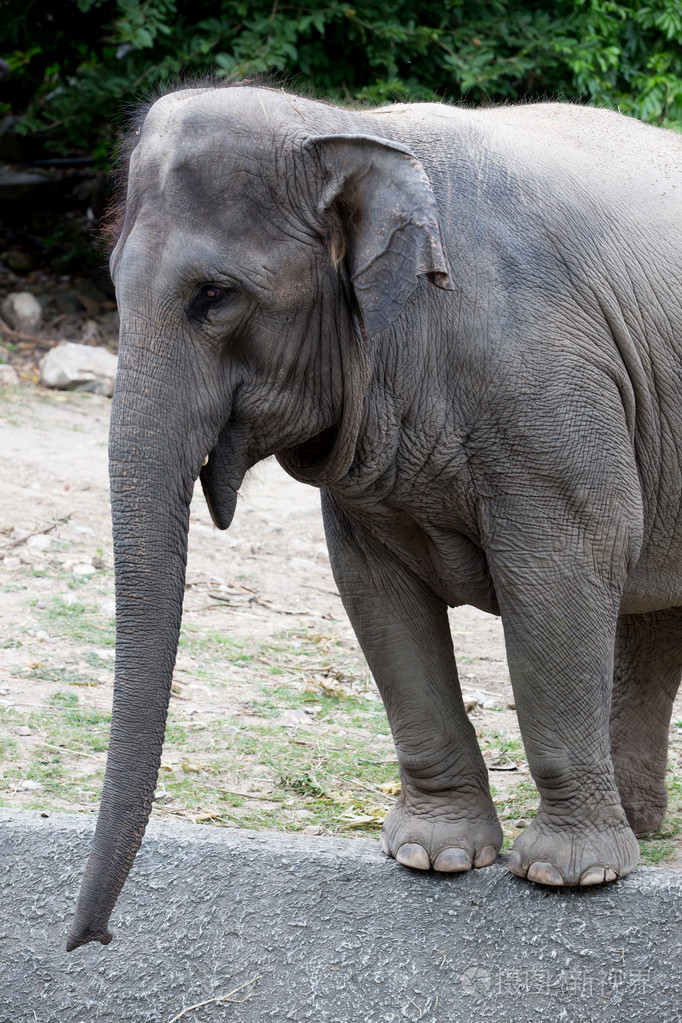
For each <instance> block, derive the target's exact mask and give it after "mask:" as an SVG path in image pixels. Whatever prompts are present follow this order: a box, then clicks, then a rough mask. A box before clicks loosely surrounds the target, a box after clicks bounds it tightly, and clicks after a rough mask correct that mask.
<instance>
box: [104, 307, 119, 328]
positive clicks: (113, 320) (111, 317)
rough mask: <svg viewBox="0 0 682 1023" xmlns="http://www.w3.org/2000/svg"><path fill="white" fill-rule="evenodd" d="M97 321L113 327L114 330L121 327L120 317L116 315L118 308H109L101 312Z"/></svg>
mask: <svg viewBox="0 0 682 1023" xmlns="http://www.w3.org/2000/svg"><path fill="white" fill-rule="evenodd" d="M99 321H100V323H101V324H103V326H105V327H113V328H114V330H119V329H120V327H121V317H120V316H119V315H118V309H109V310H107V312H106V313H102V315H101V316H100V318H99Z"/></svg>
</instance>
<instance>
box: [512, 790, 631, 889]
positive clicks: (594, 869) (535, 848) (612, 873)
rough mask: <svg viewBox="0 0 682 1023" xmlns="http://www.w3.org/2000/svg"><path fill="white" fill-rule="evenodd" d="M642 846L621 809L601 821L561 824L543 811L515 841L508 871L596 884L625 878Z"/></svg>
mask: <svg viewBox="0 0 682 1023" xmlns="http://www.w3.org/2000/svg"><path fill="white" fill-rule="evenodd" d="M638 860H639V845H638V843H637V839H636V838H635V836H634V835H633V833H632V831H631V830H630V827H629V826H628V823H627V821H626V819H625V814H624V813H623V811H622V809H621V808H620V807H619V808H618V809H617V810H614V812H613V815H612V816H611V819H610V820H608V821H601V822H599V823H596V822H593V821H582V822H581V823H580V824H561V823H557V822H556V820H552V819H551V817H549V816H548V815H547V814H543V813H542V811H541V812H540V814H539V815H538V816H537V817H536V818H535V820H534V821H533V822H532V823H531V824H530V825H529V827H527V828H526V830H525V831H524V832H523V834H521V835H519V837H518V838H517V839H516V841H515V842H514V846H513V848H512V851H511V853H510V856H509V864H508V866H509V869H510V870H511V872H512V874H516V875H517V876H518V877H525V878H527V879H528V880H529V881H536V882H537V883H538V884H546V885H553V886H555V887H561V886H563V885H595V884H603V883H604V882H605V881H615V880H617V878H619V877H625V875H626V874H629V873H630V871H631V870H633V869H634V867H636V866H637V861H638Z"/></svg>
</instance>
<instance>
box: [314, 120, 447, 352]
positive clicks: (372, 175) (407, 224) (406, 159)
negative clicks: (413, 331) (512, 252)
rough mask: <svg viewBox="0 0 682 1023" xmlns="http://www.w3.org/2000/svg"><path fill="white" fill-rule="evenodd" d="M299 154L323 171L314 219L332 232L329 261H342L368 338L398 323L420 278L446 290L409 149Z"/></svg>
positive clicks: (391, 146) (339, 145)
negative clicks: (310, 157)
mask: <svg viewBox="0 0 682 1023" xmlns="http://www.w3.org/2000/svg"><path fill="white" fill-rule="evenodd" d="M305 146H306V148H307V149H308V150H309V151H312V152H313V153H315V154H316V155H317V157H318V159H319V163H320V166H321V168H322V174H323V182H324V184H323V189H322V194H321V196H320V199H319V205H318V210H317V212H318V215H319V216H321V217H322V218H323V219H324V218H326V220H327V223H328V224H330V225H333V227H332V229H331V231H328V237H329V238H330V239H331V241H330V246H331V249H332V258H333V259H334V260H335V261H340V259H341V258H343V256H344V255H345V258H346V259H347V262H348V268H349V273H350V279H351V283H352V285H353V288H354V291H355V296H356V299H357V303H358V306H359V309H360V312H361V314H362V318H363V320H364V324H365V329H366V331H367V333H368V334H369V336H370V337H371V336H372V335H373V334H376V333H377V332H378V331H380V330H383V329H384V328H385V327H388V326H389V325H390V324H391V323H393V321H394V320H395V319H396V318H397V317H398V316H399V315H400V313H401V311H402V309H403V306H404V305H405V303H406V302H407V300H408V298H409V297H410V295H411V294H412V292H413V291H414V289H415V288H416V286H417V282H418V279H419V277H427V278H428V279H429V281H431V283H432V284H435V285H436V287H438V288H442V289H444V290H446V291H449V290H452V285H451V282H450V278H449V276H448V267H447V262H446V259H445V253H444V252H443V243H442V238H441V232H440V225H439V223H438V210H437V208H436V200H435V197H434V194H433V190H432V188H431V184H430V182H429V179H428V177H427V175H426V171H425V170H424V168H423V166H422V165H421V163H420V162H419V160H417V158H416V157H415V156H414V154H413V153H411V152H410V150H409V149H406V148H405V147H404V146H401V145H397V144H396V143H394V142H388V141H386V140H385V139H377V138H368V137H364V136H355V135H328V136H321V137H317V138H310V139H308V140H307V141H306V143H305ZM339 229H340V230H339ZM339 234H340V235H341V237H339Z"/></svg>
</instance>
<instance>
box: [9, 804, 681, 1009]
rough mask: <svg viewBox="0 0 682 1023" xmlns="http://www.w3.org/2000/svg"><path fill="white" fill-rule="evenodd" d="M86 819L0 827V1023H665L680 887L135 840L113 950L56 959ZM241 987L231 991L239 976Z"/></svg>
mask: <svg viewBox="0 0 682 1023" xmlns="http://www.w3.org/2000/svg"><path fill="white" fill-rule="evenodd" d="M93 828H94V819H92V818H89V817H76V816H67V815H52V816H50V817H49V818H43V817H41V816H40V814H38V813H25V812H24V813H22V812H18V811H17V812H10V811H0V900H1V901H0V975H1V978H2V980H1V983H0V1023H24V1021H26V1023H29V1021H30V1023H79V1021H83V1023H99V1021H106V1023H170V1020H172V1019H173V1017H175V1016H177V1014H178V1013H181V1012H182V1010H183V1009H185V1008H187V1007H189V1006H192V1005H195V1004H196V1003H199V1002H204V1001H206V1000H208V999H216V998H218V997H220V996H221V995H225V994H227V993H229V992H230V991H233V990H234V989H235V988H238V987H240V985H243V984H246V985H247V986H246V987H243V988H242V989H241V990H240V991H239V992H238V993H236V994H235V995H234V998H235V999H241V998H244V997H245V996H247V995H249V994H250V997H249V998H248V1000H247V1001H244V1002H241V1003H240V1004H235V1002H225V1001H222V1002H218V1001H213V1002H211V1003H209V1004H207V1005H204V1006H202V1007H201V1008H197V1009H193V1010H192V1011H190V1012H187V1013H186V1014H185V1015H183V1016H182V1020H183V1023H217V1021H221V1023H222V1021H231V1020H235V1021H239V1023H265V1021H271V1020H273V1021H274V1020H276V1021H278V1023H279V1021H282V1023H284V1021H295V1023H298V1021H300V1023H304V1021H311V1023H312V1021H314V1023H351V1021H352V1023H392V1021H394V1023H398V1021H402V1020H414V1021H416V1020H419V1021H420V1023H459V1021H467V1023H469V1021H472V1020H473V1021H478V1020H481V1021H483V1020H485V1021H486V1023H526V1021H528V1023H531V1021H532V1023H538V1021H541V1023H553V1021H557V1023H573V1021H575V1023H585V1021H595V1023H596V1021H599V1023H607V1021H610V1020H613V1021H618V1023H623V1021H627V1023H640V1021H642V1023H644V1021H646V1023H654V1021H655V1023H679V1021H680V1018H681V1016H680V1012H681V1010H680V1005H681V1004H682V992H681V988H680V961H681V958H680V957H681V955H682V947H681V946H682V912H681V905H682V903H681V901H680V896H682V874H679V873H675V872H670V871H664V870H657V869H653V868H640V869H639V870H637V871H636V872H635V873H634V874H633V875H631V876H630V877H628V878H625V879H624V880H623V881H620V882H617V883H615V884H612V885H608V886H606V887H604V888H599V889H592V888H589V889H584V890H578V889H569V890H561V889H557V890H548V889H546V888H541V887H539V886H536V885H533V884H529V883H527V882H523V881H520V880H519V879H518V878H514V877H513V876H512V875H511V874H509V873H508V872H507V871H506V870H505V868H504V866H503V865H502V864H496V865H494V866H493V867H489V868H487V869H485V870H478V871H472V872H470V873H468V874H464V875H457V876H452V877H446V876H443V875H433V874H426V875H420V874H417V873H413V872H411V871H409V870H406V869H405V868H403V867H401V866H399V865H398V864H396V863H395V862H394V861H392V860H387V859H386V858H384V857H383V856H382V855H381V854H380V852H379V848H378V844H377V843H376V842H372V841H368V840H355V841H354V840H351V839H334V840H331V839H324V838H303V837H297V836H290V835H287V836H284V835H278V834H274V833H267V834H263V833H255V832H246V831H236V830H230V829H214V828H208V827H200V826H197V827H191V826H180V825H178V826H174V825H161V824H152V825H150V827H149V829H148V832H147V835H146V837H145V841H144V844H143V846H142V849H141V851H140V853H139V854H138V857H137V860H136V863H135V866H134V867H133V871H132V873H131V875H130V878H129V879H128V882H127V884H126V887H125V889H124V891H123V893H122V895H121V897H120V899H119V901H118V904H117V907H116V909H115V911H114V915H113V918H112V923H113V926H114V930H115V935H114V941H113V942H112V944H111V945H109V946H107V947H102V946H101V945H88V946H86V947H84V948H81V949H77V950H76V951H75V952H73V953H71V954H70V955H67V953H66V952H65V950H64V945H65V938H66V930H67V926H68V923H69V920H70V918H71V914H72V912H73V908H74V905H75V900H76V894H77V891H78V885H79V879H80V873H81V871H82V869H83V867H84V865H85V860H86V856H87V852H88V847H89V842H90V838H91V835H92V832H93ZM256 977H258V978H259V979H258V980H257V981H255V983H253V984H248V982H249V981H251V980H253V978H256Z"/></svg>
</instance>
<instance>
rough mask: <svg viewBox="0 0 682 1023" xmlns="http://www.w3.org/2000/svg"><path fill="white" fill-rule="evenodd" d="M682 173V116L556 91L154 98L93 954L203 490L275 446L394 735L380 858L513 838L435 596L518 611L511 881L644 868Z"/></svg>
mask: <svg viewBox="0 0 682 1023" xmlns="http://www.w3.org/2000/svg"><path fill="white" fill-rule="evenodd" d="M681 166H682V139H680V138H679V136H676V135H674V134H672V133H667V132H664V131H662V130H658V129H655V128H651V127H647V126H644V125H642V124H640V123H637V122H635V121H632V120H629V119H628V118H625V117H622V116H620V115H617V114H614V113H609V112H606V111H603V110H594V109H581V108H577V107H571V106H563V105H556V104H547V105H541V106H525V107H518V108H504V109H498V110H485V111H465V110H459V109H454V108H451V107H445V106H437V105H415V106H395V107H390V108H387V109H383V110H373V111H351V110H337V109H335V108H334V107H331V106H327V105H324V104H319V103H313V102H309V101H306V100H304V99H301V98H298V97H293V96H289V95H286V94H284V93H283V92H280V91H276V90H271V89H256V88H253V87H245V86H243V87H231V88H225V89H221V90H215V89H195V90H186V91H181V92H178V93H175V94H172V95H169V96H166V97H165V98H163V99H161V100H159V101H158V102H157V103H156V104H155V105H154V106H153V107H152V108H151V110H150V112H149V113H148V114H147V116H146V119H144V122H143V123H141V124H140V129H139V138H138V141H137V145H136V148H135V149H134V151H133V153H132V158H131V162H130V175H129V190H128V198H127V206H126V213H125V222H124V224H123V226H122V230H121V236H120V239H119V241H118V244H117V246H116V249H115V251H114V254H113V257H112V263H111V265H112V273H113V277H114V281H115V284H116V290H117V295H118V301H119V306H120V312H121V348H120V352H121V354H120V369H119V373H118V379H117V383H116V393H115V395H114V403H113V410H112V420H111V445H110V455H111V493H112V509H113V521H114V540H115V552H116V586H117V654H116V689H115V697H114V715H113V723H112V733H111V745H110V750H109V759H108V763H107V774H106V781H105V786H104V794H103V797H102V805H101V810H100V816H99V821H98V825H97V833H96V836H95V839H94V844H93V848H92V852H91V856H90V860H89V862H88V866H87V870H86V874H85V878H84V881H83V886H82V890H81V895H80V900H79V903H78V909H77V913H76V917H75V920H74V923H73V925H72V929H71V931H70V933H69V944H68V947H69V948H74V947H76V946H77V945H80V944H83V943H84V942H87V941H93V940H97V941H101V942H103V943H106V942H108V941H110V940H111V935H110V933H109V932H108V930H107V920H108V918H109V914H110V912H111V910H112V907H113V905H114V902H115V900H116V897H117V895H118V893H119V891H120V890H121V887H122V885H123V883H124V880H125V877H126V875H127V872H128V870H129V868H130V865H131V863H132V861H133V858H134V856H135V853H136V851H137V849H138V847H139V844H140V842H141V840H142V835H143V833H144V829H145V825H146V823H147V820H148V817H149V813H150V808H151V803H152V797H153V794H154V789H155V784H156V778H157V771H158V768H159V760H160V755H161V745H162V742H163V735H164V725H165V718H166V711H167V707H168V700H169V693H170V685H171V673H172V669H173V664H174V660H175V655H176V645H177V639H178V630H179V626H180V618H181V606H182V596H183V584H184V574H185V558H186V550H187V528H188V504H189V501H190V497H191V495H192V490H193V486H194V483H195V481H196V479H197V477H199V478H200V479H201V483H202V486H203V488H204V491H205V494H206V497H207V500H208V504H209V507H210V509H211V513H212V515H213V518H214V521H215V522H216V524H217V525H218V526H220V528H222V529H225V528H227V526H228V525H229V524H230V521H231V519H232V515H233V512H234V507H235V501H236V497H237V491H238V490H239V487H240V485H241V483H242V480H243V478H244V474H245V473H246V472H247V470H248V469H249V468H250V467H251V466H253V465H254V464H255V463H256V462H258V461H259V460H260V459H262V458H265V457H266V456H268V455H271V454H273V453H274V454H276V455H277V456H278V458H279V460H280V462H281V463H282V465H283V466H284V467H285V468H286V469H287V470H288V471H289V472H290V473H291V474H292V475H293V476H295V477H296V478H298V479H300V480H304V481H306V482H308V483H311V484H313V485H314V486H318V487H321V488H322V506H323V511H324V521H325V527H326V531H327V539H328V543H329V551H330V555H331V560H332V566H333V569H334V574H335V577H336V581H337V584H338V587H339V590H340V592H341V595H342V597H343V600H344V603H345V606H346V608H347V611H348V614H349V616H350V619H351V622H352V624H353V627H354V629H355V631H356V633H357V636H358V639H359V641H360V643H361V645H362V649H363V651H364V652H365V655H366V657H367V660H368V662H369V665H370V667H371V670H372V672H373V674H374V677H375V678H376V681H377V683H378V685H379V688H380V690H381V693H382V696H383V699H384V702H385V705H386V710H387V712H388V716H389V719H390V723H391V728H392V730H393V736H394V739H395V745H396V749H397V753H398V759H399V762H400V770H401V777H402V795H401V797H400V799H399V801H398V803H397V805H396V807H395V808H394V809H393V810H392V812H391V813H390V814H389V816H388V818H387V820H386V823H385V826H384V834H383V847H384V851H385V852H386V853H389V854H390V855H392V856H395V857H396V859H398V860H399V861H400V862H401V863H404V864H406V865H408V866H410V867H414V868H416V869H419V870H426V869H428V868H429V867H433V868H435V869H436V870H439V871H461V870H468V869H469V868H471V867H483V866H486V865H488V864H489V863H491V862H492V861H493V859H494V858H495V855H496V853H497V851H498V850H499V848H500V844H501V841H502V833H501V830H500V826H499V823H498V821H497V818H496V815H495V809H494V806H493V804H492V801H491V798H490V792H489V788H488V780H487V774H486V769H485V766H484V763H483V759H482V757H481V753H480V751H479V749H478V745H477V743H476V739H475V734H474V729H473V728H472V726H471V724H470V722H469V720H468V719H467V716H466V714H465V713H464V710H463V706H462V700H461V696H460V688H459V683H458V680H457V671H456V667H455V659H454V656H453V648H452V641H451V637H450V632H449V630H448V620H447V614H446V611H447V607H448V605H451V606H452V605H458V604H473V605H474V606H476V607H479V608H481V609H482V610H484V611H490V612H493V613H494V614H500V615H501V616H502V620H503V623H504V630H505V637H506V643H507V650H508V655H509V667H510V672H511V677H512V682H513V686H514V694H515V699H516V703H517V707H518V714H519V720H520V724H521V731H522V733H523V740H524V743H525V747H526V752H527V756H528V760H529V764H530V767H531V771H532V774H533V777H534V779H535V781H536V783H537V786H538V788H539V791H540V795H541V804H540V810H539V813H538V816H537V818H536V819H535V820H534V821H533V822H532V824H531V825H530V826H529V827H528V828H527V829H526V830H525V831H524V832H523V834H522V835H521V836H520V837H519V838H518V839H517V840H516V843H515V845H514V849H513V851H512V853H511V857H510V862H509V866H510V869H511V870H512V871H513V872H514V873H515V874H518V875H519V876H521V877H528V878H530V879H532V880H534V881H540V882H542V883H544V884H548V885H575V884H583V885H587V884H598V883H600V882H602V881H610V880H613V879H615V878H617V877H621V876H623V875H624V874H627V873H628V872H629V871H630V870H632V869H633V867H634V866H635V864H636V862H637V856H638V848H637V842H636V839H635V834H641V833H645V832H648V831H651V830H652V829H654V828H655V827H656V825H657V824H658V822H659V821H660V819H661V817H662V815H663V812H664V808H665V803H666V796H665V788H664V784H663V775H664V769H665V762H666V740H667V728H668V723H669V717H670V712H671V703H672V699H673V696H674V693H675V691H676V688H677V685H678V682H679V677H680V667H681V664H682V618H681V615H680V610H679V609H680V607H682V571H681V568H682V565H681V561H682V516H681V515H680V507H681V506H682V500H681V497H682V494H681V491H682V469H681V457H682V361H681V358H680V355H681V351H680V350H681V348H682V245H681V241H680V239H681V238H682V175H681V172H680V167H681ZM207 454H208V455H209V460H208V463H207V464H206V465H205V466H204V467H203V468H202V463H203V462H204V458H205V456H206V455H207ZM614 652H615V657H614ZM609 719H610V722H609ZM633 832H634V834H633Z"/></svg>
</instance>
